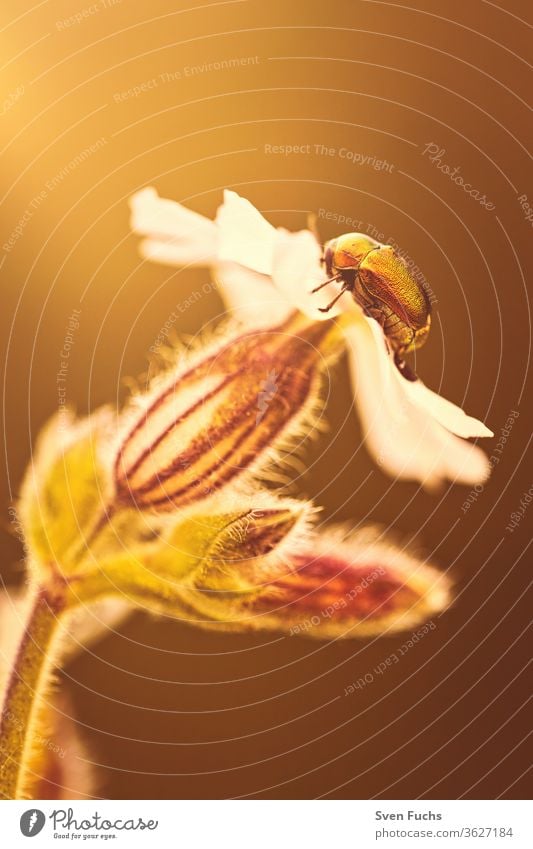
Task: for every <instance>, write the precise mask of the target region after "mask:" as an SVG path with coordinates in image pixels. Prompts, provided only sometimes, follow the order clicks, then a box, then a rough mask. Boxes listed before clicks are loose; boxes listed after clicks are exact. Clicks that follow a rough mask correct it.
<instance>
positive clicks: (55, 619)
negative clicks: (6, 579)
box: [0, 587, 66, 799]
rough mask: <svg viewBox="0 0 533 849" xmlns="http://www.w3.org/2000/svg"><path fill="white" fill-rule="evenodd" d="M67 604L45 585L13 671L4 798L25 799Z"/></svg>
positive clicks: (1, 755) (1, 767) (0, 776)
mask: <svg viewBox="0 0 533 849" xmlns="http://www.w3.org/2000/svg"><path fill="white" fill-rule="evenodd" d="M65 606H66V599H65V595H64V593H63V592H58V591H57V589H56V588H50V587H41V588H38V589H37V591H36V592H35V594H34V599H33V604H32V607H31V610H30V613H29V616H28V620H27V622H26V627H25V630H24V634H23V637H22V640H21V642H20V646H19V649H18V653H17V656H16V659H15V662H14V665H13V669H12V671H11V677H10V680H9V684H8V687H7V691H6V696H5V700H4V705H3V709H2V717H1V723H0V797H3V798H5V799H20V798H24V786H25V771H26V770H25V766H26V763H27V761H28V758H29V756H30V754H31V741H32V737H33V734H32V731H33V728H34V725H35V723H36V720H37V718H38V712H39V701H40V697H41V696H42V694H43V692H44V691H45V690H46V687H47V684H48V682H49V677H50V672H51V670H52V666H53V660H52V659H53V653H51V647H52V643H53V641H54V636H55V634H56V632H57V630H58V626H59V618H60V615H61V613H62V611H63V610H64V608H65Z"/></svg>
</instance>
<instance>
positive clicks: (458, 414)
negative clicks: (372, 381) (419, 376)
mask: <svg viewBox="0 0 533 849" xmlns="http://www.w3.org/2000/svg"><path fill="white" fill-rule="evenodd" d="M398 378H399V380H401V381H404V378H403V377H402V376H401V375H400V373H398ZM405 382H406V384H407V386H406V387H405V391H406V392H407V394H408V395H409V396H410V398H411V401H413V403H414V404H416V405H417V407H421V408H422V409H423V410H426V412H428V413H429V414H430V415H431V416H433V418H434V419H436V420H437V421H438V422H440V423H441V425H442V426H443V427H445V428H446V429H447V430H450V431H451V432H452V433H455V434H456V436H462V437H463V438H464V439H468V438H469V437H471V436H494V434H493V432H492V431H491V430H489V429H488V427H486V426H485V425H484V424H483V422H480V421H479V420H478V419H475V418H473V416H468V415H467V414H466V413H465V411H464V410H462V409H461V408H460V407H457V405H456V404H453V403H452V402H451V401H447V400H446V398H442V396H441V395H437V393H436V392H433V391H432V390H431V389H428V387H427V386H425V384H423V383H422V381H421V380H416V381H414V382H412V381H409V380H408V381H405Z"/></svg>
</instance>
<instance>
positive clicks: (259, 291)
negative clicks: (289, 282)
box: [213, 262, 293, 327]
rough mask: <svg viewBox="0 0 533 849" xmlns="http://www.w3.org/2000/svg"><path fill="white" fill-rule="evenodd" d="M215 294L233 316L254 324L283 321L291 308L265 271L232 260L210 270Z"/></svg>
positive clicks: (291, 310) (268, 324)
mask: <svg viewBox="0 0 533 849" xmlns="http://www.w3.org/2000/svg"><path fill="white" fill-rule="evenodd" d="M213 275H214V278H215V280H216V282H217V284H218V287H219V293H220V296H221V298H222V300H223V301H224V304H225V305H226V307H227V309H228V310H229V311H231V313H232V314H233V316H234V317H235V318H237V319H238V320H239V321H242V322H244V323H246V324H252V325H253V326H254V327H261V326H263V325H264V326H265V327H268V326H271V325H274V324H278V323H281V322H282V321H284V320H285V319H286V318H287V317H288V316H289V315H290V313H291V312H293V307H292V306H291V304H289V302H288V301H287V299H286V298H285V297H284V295H282V294H281V293H280V292H278V290H277V289H276V288H275V287H274V286H273V285H272V280H271V278H270V277H267V276H266V275H265V274H258V273H257V272H256V271H252V270H251V269H249V268H244V266H242V265H238V264H237V263H234V262H221V263H219V264H218V265H216V266H215V267H214V269H213Z"/></svg>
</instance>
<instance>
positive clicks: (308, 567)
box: [184, 531, 450, 638]
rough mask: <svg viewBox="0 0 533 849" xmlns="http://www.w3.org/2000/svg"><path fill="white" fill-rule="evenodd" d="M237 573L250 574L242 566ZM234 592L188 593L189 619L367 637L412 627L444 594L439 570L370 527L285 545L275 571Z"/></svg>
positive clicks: (442, 603)
mask: <svg viewBox="0 0 533 849" xmlns="http://www.w3.org/2000/svg"><path fill="white" fill-rule="evenodd" d="M241 574H243V575H247V574H248V575H250V573H249V572H247V570H246V568H245V564H243V568H242V570H241ZM252 574H253V575H254V576H255V579H256V581H257V583H256V585H255V586H254V585H253V582H249V585H248V589H247V590H246V586H245V585H244V583H243V586H242V589H241V591H240V592H233V593H228V592H227V591H225V588H224V587H219V588H218V594H217V593H216V592H214V591H211V592H209V593H207V594H206V593H205V592H202V593H199V592H186V593H185V594H184V600H185V601H186V603H187V605H188V607H189V609H191V610H195V611H196V617H195V618H194V621H195V622H196V623H197V624H200V625H203V626H204V627H219V628H220V629H221V630H229V631H236V630H259V629H269V630H278V631H285V632H287V633H289V634H293V635H296V634H298V635H301V636H307V637H318V638H332V637H335V638H338V637H347V638H350V637H366V636H373V635H378V634H385V633H389V632H394V631H398V630H405V629H408V628H414V627H415V626H418V625H420V624H421V623H424V622H427V621H428V620H429V619H430V618H431V616H432V615H433V614H436V613H439V612H441V611H442V610H443V609H444V607H446V605H447V604H448V603H449V600H450V585H449V581H448V579H447V578H446V576H445V575H443V574H442V573H441V572H439V571H438V570H437V569H435V568H433V567H432V566H429V565H428V564H426V563H424V562H423V561H421V560H418V559H417V558H415V557H414V556H412V555H411V554H408V553H406V552H405V551H403V550H401V549H399V548H396V546H394V545H393V544H391V543H389V542H383V541H381V540H380V539H379V537H377V536H376V535H374V534H373V533H371V532H362V533H358V534H355V535H352V536H351V537H349V538H348V539H345V538H343V536H342V535H341V534H340V533H336V532H331V531H330V532H327V533H324V534H318V535H316V536H315V537H313V538H304V539H303V541H302V544H301V545H293V546H291V547H290V551H289V552H288V556H287V557H286V558H285V560H284V562H281V563H278V568H277V569H276V570H275V571H272V570H269V569H266V570H265V571H264V572H263V581H262V582H259V578H260V575H261V572H260V571H259V570H258V569H257V568H256V569H255V570H253V572H252Z"/></svg>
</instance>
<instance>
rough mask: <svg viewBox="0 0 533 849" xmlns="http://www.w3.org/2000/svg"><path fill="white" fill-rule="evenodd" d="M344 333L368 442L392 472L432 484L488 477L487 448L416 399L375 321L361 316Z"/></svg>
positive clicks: (471, 480)
mask: <svg viewBox="0 0 533 849" xmlns="http://www.w3.org/2000/svg"><path fill="white" fill-rule="evenodd" d="M346 338H347V341H348V343H349V346H350V349H351V357H350V365H351V370H352V377H353V381H354V389H355V399H356V403H357V406H358V409H359V415H360V418H361V422H362V426H363V431H364V434H365V440H366V445H367V447H368V449H369V450H370V451H371V453H372V454H374V456H375V457H376V459H377V461H378V464H380V465H381V466H382V467H383V469H384V470H385V471H386V472H388V474H390V475H393V476H395V477H398V478H405V479H408V480H418V481H420V482H421V483H423V484H424V485H425V486H426V487H428V488H434V487H435V486H437V485H438V484H439V483H441V482H442V481H444V480H446V479H448V480H451V481H455V482H457V483H465V484H472V485H473V484H476V483H480V482H482V481H484V480H485V479H486V478H487V476H488V474H489V471H490V466H489V463H488V460H487V458H486V456H485V455H484V453H483V452H482V451H481V450H480V449H479V448H477V446H475V445H472V444H470V443H468V442H464V441H463V440H461V439H458V438H457V437H456V436H453V435H452V434H451V433H450V432H449V431H448V430H446V429H445V428H444V427H443V426H442V425H441V424H440V423H439V422H438V421H437V420H436V419H434V418H433V417H432V416H431V415H429V414H428V412H427V411H426V410H424V409H423V408H422V407H420V406H418V405H417V404H416V403H413V401H412V399H411V397H410V395H409V392H408V391H406V386H405V385H404V384H407V383H408V381H406V380H405V378H402V377H401V375H399V376H398V377H397V375H396V371H397V369H396V366H395V365H394V363H393V361H392V358H391V357H390V355H389V353H388V352H387V349H386V345H385V337H384V335H383V332H382V330H381V328H380V327H379V325H378V324H377V322H375V321H373V320H372V319H367V318H363V319H362V320H361V321H360V322H357V323H356V324H354V325H351V326H350V327H348V328H346Z"/></svg>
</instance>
